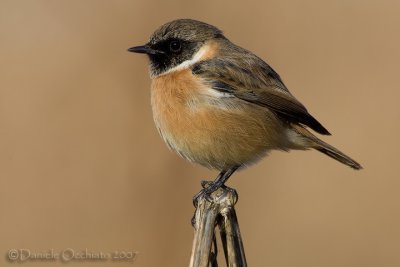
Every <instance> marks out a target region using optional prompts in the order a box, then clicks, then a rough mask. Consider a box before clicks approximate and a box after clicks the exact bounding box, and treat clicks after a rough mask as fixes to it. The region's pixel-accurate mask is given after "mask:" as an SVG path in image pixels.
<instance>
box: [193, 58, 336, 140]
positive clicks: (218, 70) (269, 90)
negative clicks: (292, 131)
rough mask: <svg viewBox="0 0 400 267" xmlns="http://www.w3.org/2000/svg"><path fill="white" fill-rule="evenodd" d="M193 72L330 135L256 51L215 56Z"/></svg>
mask: <svg viewBox="0 0 400 267" xmlns="http://www.w3.org/2000/svg"><path fill="white" fill-rule="evenodd" d="M241 55H243V54H241ZM192 72H193V74H195V75H198V76H200V77H201V78H202V79H203V80H204V81H205V82H206V83H208V84H209V85H210V86H211V87H212V88H213V89H215V90H218V91H222V92H224V93H229V94H232V95H233V96H235V97H237V98H240V99H242V100H245V101H248V102H251V103H254V104H257V105H260V106H264V107H267V108H269V109H271V110H273V111H274V112H275V113H276V114H277V115H278V116H280V117H281V118H283V119H285V120H287V121H288V122H291V123H298V124H303V125H306V126H308V127H310V128H311V129H313V130H314V131H316V132H318V133H320V134H325V135H330V133H329V132H328V130H327V129H325V127H323V126H322V125H321V124H320V123H319V122H318V121H317V120H316V119H315V118H314V117H313V116H311V115H310V114H309V113H308V111H307V109H306V108H305V107H304V106H303V105H302V104H301V103H300V102H299V101H298V100H297V99H296V98H294V96H292V95H291V94H290V92H289V91H288V89H287V88H286V87H285V85H284V84H283V82H282V80H281V78H280V77H279V75H278V74H277V73H276V72H275V71H274V70H273V69H272V68H271V67H270V66H268V64H266V63H265V62H264V61H262V60H261V59H260V58H258V57H257V56H255V55H253V54H247V55H246V57H245V58H243V57H224V60H222V59H220V58H213V59H210V60H206V61H202V62H199V63H197V64H196V65H194V66H193V69H192Z"/></svg>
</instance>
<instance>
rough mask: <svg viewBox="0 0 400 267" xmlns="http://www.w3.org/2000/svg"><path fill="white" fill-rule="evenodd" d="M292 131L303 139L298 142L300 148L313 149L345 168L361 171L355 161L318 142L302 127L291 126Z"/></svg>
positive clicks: (322, 142) (320, 141) (316, 138)
mask: <svg viewBox="0 0 400 267" xmlns="http://www.w3.org/2000/svg"><path fill="white" fill-rule="evenodd" d="M292 127H293V128H292V129H293V130H294V131H295V132H297V133H298V134H299V135H300V136H301V137H302V138H303V139H301V140H302V142H300V144H301V145H300V147H303V148H306V149H307V148H314V149H316V150H318V151H319V152H321V153H324V154H325V155H328V156H329V157H331V158H333V159H336V160H337V161H339V162H341V163H343V164H346V165H347V166H349V167H351V168H353V169H355V170H361V169H362V166H361V165H360V164H359V163H358V162H357V161H355V160H354V159H352V158H350V157H349V156H347V155H345V154H344V153H342V152H341V151H339V150H338V149H336V148H334V147H333V146H331V145H329V144H327V143H325V142H324V141H322V140H320V139H319V138H318V137H316V136H315V135H313V134H312V133H311V132H310V131H308V130H307V129H305V128H304V127H302V126H301V125H292Z"/></svg>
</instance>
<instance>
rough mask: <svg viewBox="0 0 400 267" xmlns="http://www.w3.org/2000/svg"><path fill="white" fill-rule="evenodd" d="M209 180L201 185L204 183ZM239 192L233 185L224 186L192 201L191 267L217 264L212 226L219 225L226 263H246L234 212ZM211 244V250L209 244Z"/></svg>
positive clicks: (230, 264)
mask: <svg viewBox="0 0 400 267" xmlns="http://www.w3.org/2000/svg"><path fill="white" fill-rule="evenodd" d="M207 185H208V183H205V184H204V185H203V187H204V186H207ZM237 199H238V195H237V193H236V191H235V190H234V189H232V188H229V187H226V186H223V187H221V188H220V189H218V190H217V191H215V192H213V193H212V194H211V195H210V196H209V197H205V196H204V195H200V197H199V198H198V199H197V202H196V203H195V206H196V211H195V215H194V218H193V226H194V228H195V233H194V240H193V248H192V255H191V258H190V265H189V266H190V267H208V266H210V264H211V266H218V264H217V257H216V253H217V245H216V241H215V240H216V237H215V227H216V226H217V225H218V227H219V229H220V235H221V240H222V246H223V249H224V254H225V259H226V263H227V266H229V267H233V266H235V267H246V266H247V264H246V257H245V254H244V248H243V243H242V239H241V236H240V231H239V224H238V221H237V217H236V212H235V208H234V206H235V204H236V202H237ZM213 246H214V253H213V252H212V248H213Z"/></svg>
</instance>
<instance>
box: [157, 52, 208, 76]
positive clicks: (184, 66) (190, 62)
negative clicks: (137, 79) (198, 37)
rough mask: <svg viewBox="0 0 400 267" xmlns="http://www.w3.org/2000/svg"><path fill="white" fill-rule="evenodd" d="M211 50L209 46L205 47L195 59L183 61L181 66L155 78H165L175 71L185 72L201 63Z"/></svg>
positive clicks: (194, 56)
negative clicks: (164, 76)
mask: <svg viewBox="0 0 400 267" xmlns="http://www.w3.org/2000/svg"><path fill="white" fill-rule="evenodd" d="M209 49H210V47H209V46H208V45H203V46H202V47H201V48H200V50H199V51H197V52H196V54H194V55H193V57H192V58H191V59H189V60H185V61H183V62H182V63H181V64H179V65H177V66H175V67H173V68H170V69H169V70H167V71H164V72H163V73H160V74H158V75H156V76H154V77H158V76H163V75H166V74H169V73H172V72H175V71H180V70H184V69H187V68H189V67H190V66H193V65H194V64H196V63H197V62H199V61H201V60H202V59H203V57H204V55H205V54H206V53H207V52H208V50H209Z"/></svg>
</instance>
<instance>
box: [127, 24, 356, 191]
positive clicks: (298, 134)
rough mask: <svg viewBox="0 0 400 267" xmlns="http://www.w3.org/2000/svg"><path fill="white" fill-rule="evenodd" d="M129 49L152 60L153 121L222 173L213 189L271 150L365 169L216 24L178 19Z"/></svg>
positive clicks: (187, 152)
mask: <svg viewBox="0 0 400 267" xmlns="http://www.w3.org/2000/svg"><path fill="white" fill-rule="evenodd" d="M130 51H132V52H139V53H146V54H148V55H149V58H150V75H151V77H152V85H151V99H152V101H151V102H152V109H153V114H154V121H155V123H156V126H157V128H158V130H159V132H160V134H161V136H162V137H163V139H164V140H165V141H166V143H167V144H168V146H169V147H170V148H171V149H173V150H175V151H176V152H177V153H178V154H180V155H181V156H183V157H184V158H186V159H188V160H190V161H192V162H195V163H199V164H201V165H204V166H206V167H209V168H214V169H218V170H220V171H221V174H220V176H219V178H218V179H217V181H216V182H215V186H214V188H213V189H212V190H214V189H215V188H216V187H217V186H219V185H221V184H223V182H225V180H226V179H227V178H229V176H230V175H231V174H232V173H233V172H234V171H235V170H236V169H237V168H240V167H243V166H246V165H249V164H251V163H253V162H255V161H257V160H258V159H260V158H261V157H263V156H264V155H265V154H266V153H267V152H269V151H270V150H273V149H278V150H286V151H287V150H290V149H302V150H306V149H310V148H314V149H316V150H318V151H320V152H322V153H325V154H326V155H328V156H330V157H332V158H334V159H336V160H338V161H340V162H342V163H344V164H346V165H348V166H350V167H352V168H354V169H360V168H361V165H359V164H358V163H357V162H356V161H354V160H352V159H351V158H350V157H348V156H346V155H345V154H343V153H342V152H340V151H338V150H337V149H335V148H333V147H332V146H330V145H328V144H326V143H325V142H323V141H321V140H319V139H318V138H317V137H316V136H315V135H313V134H311V132H309V131H308V130H307V129H306V127H309V128H311V129H313V130H314V131H316V132H318V133H321V134H326V135H329V134H330V133H329V132H328V130H326V129H325V127H323V126H322V125H321V124H320V123H319V122H318V121H317V120H316V119H315V118H314V117H313V116H311V115H310V114H309V113H308V111H307V109H306V108H305V107H304V105H302V104H301V103H300V102H299V101H298V100H297V99H296V98H295V97H294V96H293V95H292V94H291V93H290V92H289V90H288V89H287V88H286V86H285V85H284V83H283V81H282V79H281V78H280V77H279V75H278V74H277V73H276V72H275V71H274V70H273V69H272V68H271V67H270V66H269V65H268V64H267V63H265V62H264V61H263V60H261V59H260V58H258V57H257V56H256V55H254V54H253V53H251V52H249V51H247V50H245V49H243V48H240V47H238V46H236V45H235V44H233V43H232V42H230V41H229V40H228V39H227V38H226V37H225V36H224V35H223V34H222V32H221V31H220V30H219V29H217V28H216V27H214V26H212V25H209V24H206V23H203V22H199V21H195V20H188V19H184V20H175V21H172V22H170V23H167V24H165V25H163V26H161V27H160V28H159V29H158V30H156V31H155V33H154V34H153V35H152V36H151V38H150V41H149V42H148V43H147V44H146V45H144V46H140V47H133V48H131V49H130ZM221 177H222V178H221ZM209 191H210V190H209Z"/></svg>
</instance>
